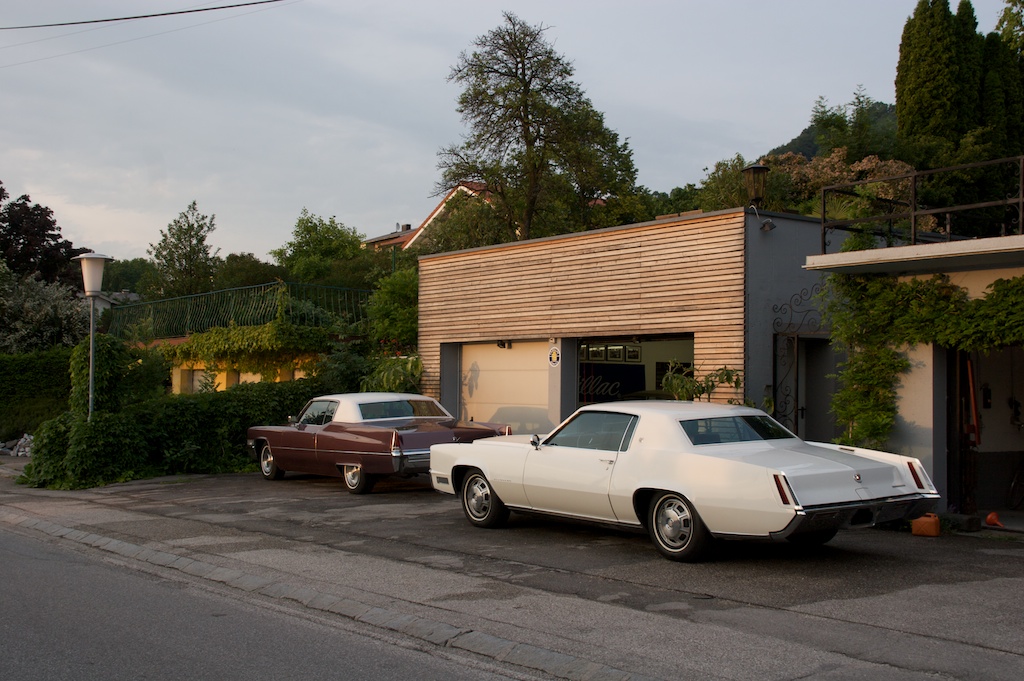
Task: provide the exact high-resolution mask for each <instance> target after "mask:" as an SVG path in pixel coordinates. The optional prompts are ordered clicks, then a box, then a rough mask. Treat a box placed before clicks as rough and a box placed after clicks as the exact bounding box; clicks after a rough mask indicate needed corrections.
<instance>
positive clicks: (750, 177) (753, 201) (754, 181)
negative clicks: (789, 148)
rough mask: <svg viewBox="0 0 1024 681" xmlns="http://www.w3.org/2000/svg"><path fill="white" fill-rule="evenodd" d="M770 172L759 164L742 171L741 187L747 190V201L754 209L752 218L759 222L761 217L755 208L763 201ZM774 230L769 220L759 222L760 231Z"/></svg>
mask: <svg viewBox="0 0 1024 681" xmlns="http://www.w3.org/2000/svg"><path fill="white" fill-rule="evenodd" d="M770 170H771V168H769V167H768V166H765V165H761V164H760V163H754V164H751V165H749V166H747V167H746V168H744V169H743V170H742V171H740V172H742V173H743V186H744V187H746V189H747V199H748V200H749V201H750V207H751V208H753V209H754V216H755V217H757V219H758V220H761V215H760V214H759V213H758V212H757V207H758V206H760V205H761V203H762V202H763V201H764V197H765V194H766V193H767V192H766V189H767V186H768V172H769V171H770ZM773 229H775V223H774V222H772V219H771V218H765V219H764V220H761V231H762V232H766V233H767V232H770V231H772V230H773Z"/></svg>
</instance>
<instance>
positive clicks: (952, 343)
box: [820, 274, 1024, 448]
mask: <svg viewBox="0 0 1024 681" xmlns="http://www.w3.org/2000/svg"><path fill="white" fill-rule="evenodd" d="M820 302H821V309H822V315H823V317H824V319H825V320H826V322H827V323H828V324H829V326H830V327H831V329H832V341H833V344H834V345H835V346H836V348H837V350H840V351H845V353H846V360H845V361H844V362H842V363H841V364H840V367H839V383H840V386H839V389H838V391H837V392H836V393H835V395H834V396H833V398H832V411H833V413H834V414H835V415H836V418H837V419H838V421H839V423H840V424H842V425H843V426H844V430H845V432H844V435H843V437H842V440H843V441H844V442H846V443H848V444H857V445H863V446H867V447H876V448H879V447H882V446H884V443H885V441H886V440H887V439H888V436H889V433H890V432H891V431H892V428H893V426H894V425H895V423H896V414H897V411H898V410H897V390H898V388H899V384H900V376H901V375H902V374H904V373H906V371H907V370H908V369H909V368H910V362H909V361H908V360H907V358H906V356H905V355H904V353H903V351H902V349H903V348H904V347H906V346H914V345H917V344H920V343H934V344H936V345H939V346H941V347H945V348H949V349H952V350H964V351H968V352H986V351H988V350H991V349H993V348H996V347H999V346H1004V345H1011V344H1017V343H1021V342H1022V341H1024V277H1017V278H1014V279H1000V280H997V281H995V282H994V283H992V284H991V285H990V286H989V292H988V295H986V296H985V297H983V298H976V299H973V300H972V299H970V298H968V295H967V291H966V290H964V289H963V288H960V287H959V286H957V285H955V284H953V283H952V282H951V281H950V280H949V277H948V276H945V275H935V276H933V277H931V278H930V279H911V280H907V281H899V280H898V279H897V278H896V277H895V276H890V275H849V274H833V275H830V276H829V277H828V279H827V280H826V284H825V286H824V287H823V290H822V294H821V300H820Z"/></svg>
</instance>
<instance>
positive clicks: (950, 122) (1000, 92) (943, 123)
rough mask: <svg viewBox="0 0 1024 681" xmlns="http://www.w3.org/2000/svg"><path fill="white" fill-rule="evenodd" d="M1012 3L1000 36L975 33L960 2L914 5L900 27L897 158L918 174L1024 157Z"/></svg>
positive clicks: (932, 0) (1023, 103)
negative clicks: (953, 9) (953, 10)
mask: <svg viewBox="0 0 1024 681" xmlns="http://www.w3.org/2000/svg"><path fill="white" fill-rule="evenodd" d="M1015 7H1017V8H1019V3H1016V2H1013V1H1012V0H1011V2H1010V3H1009V4H1008V6H1007V11H1004V14H1003V19H1002V20H1001V22H1000V26H1001V30H1002V31H1003V36H1004V37H1000V34H997V33H991V34H989V35H988V36H987V37H986V36H982V35H981V34H979V33H978V32H977V25H978V22H977V19H976V17H975V14H974V8H973V6H972V5H971V3H970V2H968V1H967V0H962V1H961V2H960V4H959V6H958V7H957V12H956V14H955V15H954V14H952V13H951V12H950V10H949V2H948V0H919V2H918V4H917V6H916V8H915V10H914V14H913V15H912V16H911V17H910V18H909V19H907V23H906V24H905V25H904V29H903V38H902V41H901V43H900V57H899V63H898V65H897V70H896V115H897V121H898V127H897V138H898V143H899V147H900V156H901V158H902V159H903V160H905V161H907V162H909V163H911V164H913V165H914V166H915V167H917V168H918V169H927V168H937V167H943V166H950V165H956V164H959V163H970V162H974V161H981V160H987V159H992V158H1000V157H1007V156H1015V155H1017V154H1020V153H1021V151H1022V150H1024V126H1022V119H1024V90H1022V72H1021V59H1020V52H1019V48H1018V47H1017V46H1016V45H1017V44H1016V43H1015V42H1013V41H1014V40H1015V38H1014V36H1015V33H1014V31H1015V30H1019V29H1017V28H1015V27H1016V26H1019V24H1018V23H1014V22H1015V20H1019V11H1018V13H1017V14H1016V15H1015V14H1014V13H1013V10H1014V8H1015Z"/></svg>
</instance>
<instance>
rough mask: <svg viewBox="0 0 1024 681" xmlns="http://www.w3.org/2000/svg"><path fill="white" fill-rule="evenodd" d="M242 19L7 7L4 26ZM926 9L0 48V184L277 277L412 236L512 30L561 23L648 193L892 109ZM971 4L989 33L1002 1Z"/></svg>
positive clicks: (68, 233)
mask: <svg viewBox="0 0 1024 681" xmlns="http://www.w3.org/2000/svg"><path fill="white" fill-rule="evenodd" d="M244 1H245V0H218V1H216V2H205V3H203V2H196V0H75V1H74V2H72V1H71V0H0V29H3V28H6V27H18V26H25V25H34V24H50V23H63V22H72V21H85V20H97V19H110V18H117V17H125V16H135V15H141V14H150V13H162V12H175V11H181V10H186V9H197V8H204V7H216V6H222V5H229V4H236V3H239V2H244ZM916 4H917V2H916V0H859V1H858V2H849V0H772V1H771V2H766V1H764V0H715V1H714V2H709V1H707V0H631V1H630V2H625V0H618V1H610V0H505V1H504V2H492V1H491V0H477V1H476V2H473V3H466V2H452V1H448V0H385V1H379V0H378V1H365V0H364V1H362V2H354V1H349V0H283V1H282V2H278V3H273V4H266V5H261V6H253V7H244V8H236V9H226V10H220V11H209V12H202V13H193V14H182V15H177V16H170V17H161V18H153V19H140V20H134V21H121V22H109V23H99V24H90V25H79V26H64V27H58V28H35V29H17V30H0V181H2V182H3V184H4V187H5V188H6V190H7V191H8V193H9V194H10V195H11V197H12V198H16V197H18V196H21V195H23V194H28V195H29V196H30V197H31V200H32V202H33V203H39V204H41V205H43V206H46V207H48V208H50V209H51V210H52V211H53V213H54V217H55V219H56V221H57V224H58V225H59V226H60V228H61V234H62V235H63V237H64V238H65V239H68V240H69V241H71V242H72V243H73V244H74V245H75V246H76V247H84V248H89V249H92V250H94V251H96V252H97V253H102V254H105V255H109V256H112V257H114V258H117V259H119V260H124V259H130V258H137V257H146V250H147V248H149V246H150V245H151V244H155V243H157V242H158V241H159V240H160V232H161V230H166V228H167V225H168V224H169V223H170V222H171V221H172V220H174V219H175V218H176V217H177V216H178V214H179V213H181V212H182V211H184V210H185V209H186V208H187V207H188V205H189V204H190V203H191V202H192V201H196V202H197V204H198V208H199V211H200V212H201V213H203V214H206V215H213V216H215V218H214V219H215V230H214V232H213V233H212V234H211V235H210V237H209V238H208V239H207V243H209V244H211V245H212V246H213V247H214V248H215V249H220V255H221V256H225V255H227V254H229V253H252V254H254V255H256V256H257V257H258V258H261V259H264V260H268V261H269V260H271V258H270V256H269V255H268V254H269V251H270V250H272V249H275V248H280V247H281V246H283V245H284V244H286V243H287V242H288V241H289V239H290V238H291V234H292V230H293V228H294V226H295V222H296V220H297V218H298V217H299V215H300V213H301V212H302V210H303V209H304V208H305V209H307V210H308V211H309V212H310V213H312V214H314V215H318V216H321V217H323V218H325V219H326V218H330V217H335V218H336V219H337V220H338V221H340V222H342V223H344V224H345V225H346V226H348V227H351V228H354V229H355V230H356V231H358V232H359V233H360V234H362V235H363V236H365V237H375V236H381V235H384V234H387V233H389V232H391V231H394V230H395V227H396V225H397V224H406V223H408V224H412V225H413V226H414V227H415V226H417V225H418V224H419V223H421V222H422V221H423V220H424V219H425V218H426V217H427V216H428V215H429V213H430V212H431V211H432V210H433V208H434V207H435V206H436V205H437V204H438V202H439V200H440V197H439V196H437V194H436V186H435V185H436V183H437V181H438V179H439V177H440V173H439V171H438V169H437V161H438V156H437V152H438V150H439V149H441V148H442V147H444V146H447V145H450V144H453V143H458V142H460V141H461V140H462V136H463V135H464V134H465V133H466V131H467V129H466V128H465V126H464V125H463V123H462V121H461V120H460V117H459V114H458V112H457V111H456V99H457V97H458V95H459V92H460V91H459V88H458V86H457V85H456V84H454V83H449V82H448V75H449V73H450V71H451V67H452V66H453V65H454V64H456V62H457V61H458V58H459V54H460V53H461V52H462V51H463V50H469V49H471V47H472V43H473V41H474V39H476V38H477V37H479V36H481V35H483V34H485V33H487V32H488V31H489V30H491V29H493V28H495V27H497V26H499V25H501V23H502V21H503V18H502V13H503V12H506V11H507V12H512V13H514V14H516V15H517V16H518V17H519V18H521V19H523V20H524V21H526V22H528V23H530V24H534V25H536V24H542V25H544V26H546V27H547V31H546V34H545V35H546V37H547V39H548V41H549V42H550V43H552V44H553V45H554V47H555V49H556V50H557V51H558V52H559V53H561V54H563V55H564V56H566V57H567V58H569V59H570V60H571V61H572V62H573V64H574V66H575V76H574V78H575V80H576V82H578V83H579V84H580V85H581V86H582V88H583V89H584V91H585V92H586V94H587V96H588V97H589V98H590V100H591V102H592V103H593V105H594V107H595V108H596V109H597V110H598V111H601V112H603V113H604V115H605V123H606V125H607V126H608V127H609V128H611V129H613V130H615V131H616V132H617V133H618V134H619V136H620V138H624V139H627V140H628V141H629V145H630V148H631V149H632V151H633V160H634V164H635V166H636V168H637V171H638V181H639V183H640V184H642V185H644V186H646V187H648V188H650V189H652V190H656V191H664V192H668V191H670V190H671V189H672V188H673V187H681V186H685V185H686V184H689V183H693V184H697V185H699V184H700V183H701V181H702V180H703V179H704V178H705V177H706V176H707V169H708V168H712V167H713V166H714V164H715V163H716V162H718V161H721V160H725V159H730V158H732V157H734V156H735V155H736V154H741V155H742V156H743V157H744V158H745V159H747V160H748V161H753V160H756V159H757V157H758V156H760V155H762V154H764V153H766V152H768V151H769V150H771V149H773V148H775V147H777V146H780V145H782V144H785V143H787V142H789V141H790V140H791V139H793V138H794V137H796V136H797V135H798V134H799V133H800V132H801V131H802V130H803V129H804V128H805V127H806V126H807V125H808V123H809V121H810V116H811V110H812V108H813V106H814V104H815V102H816V101H817V100H818V98H819V97H824V98H825V100H826V101H827V102H828V104H829V105H832V106H834V105H839V104H845V103H847V102H849V101H851V100H852V99H853V95H854V92H855V91H856V90H857V88H858V87H863V88H864V91H865V93H866V94H867V95H868V96H869V97H871V98H872V99H875V100H877V101H882V102H887V103H894V102H895V93H894V85H893V81H894V79H895V77H896V63H897V60H898V57H899V42H900V36H901V33H902V31H903V25H904V23H905V22H906V20H907V18H908V17H909V16H910V15H911V14H912V13H913V10H914V7H915V5H916ZM972 4H973V6H974V10H975V14H976V15H977V17H978V30H979V31H981V32H985V33H987V32H989V31H991V30H993V29H994V27H995V25H996V22H997V20H998V16H999V13H1000V11H1001V10H1002V8H1003V0H973V1H972ZM951 5H952V6H953V9H954V10H955V8H956V5H957V2H956V1H955V0H954V1H953V2H951Z"/></svg>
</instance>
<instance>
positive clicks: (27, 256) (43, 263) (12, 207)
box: [0, 182, 89, 289]
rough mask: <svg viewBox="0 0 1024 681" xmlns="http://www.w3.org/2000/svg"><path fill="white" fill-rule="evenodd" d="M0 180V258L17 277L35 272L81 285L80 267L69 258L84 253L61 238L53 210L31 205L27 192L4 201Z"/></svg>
mask: <svg viewBox="0 0 1024 681" xmlns="http://www.w3.org/2000/svg"><path fill="white" fill-rule="evenodd" d="M9 196H10V195H9V194H8V193H7V190H6V189H4V185H3V182H0V257H2V258H3V261H4V262H5V263H7V267H8V268H10V270H11V271H12V272H14V273H15V274H17V275H19V276H26V275H35V274H38V275H39V276H40V277H41V278H42V280H43V281H46V282H49V283H54V282H57V281H60V282H62V283H64V284H67V285H70V286H76V287H77V288H79V289H81V287H82V270H81V268H79V267H78V265H77V264H76V263H73V262H71V259H72V258H73V257H75V256H76V255H80V254H82V253H85V252H87V251H88V250H89V249H87V248H75V247H74V246H73V245H72V243H71V242H70V241H68V240H67V239H65V238H63V237H62V236H61V233H60V227H59V226H58V225H57V221H56V220H55V219H54V217H53V211H52V210H50V209H49V208H46V207H45V206H40V205H39V204H38V203H36V204H33V203H32V200H31V199H30V198H29V197H28V195H27V194H23V195H22V196H20V197H18V199H16V200H14V201H10V202H8V201H7V199H8V198H9Z"/></svg>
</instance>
